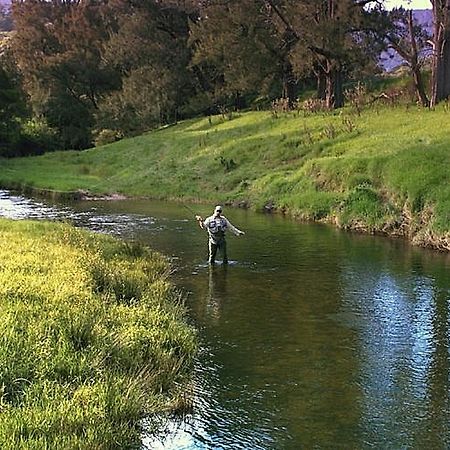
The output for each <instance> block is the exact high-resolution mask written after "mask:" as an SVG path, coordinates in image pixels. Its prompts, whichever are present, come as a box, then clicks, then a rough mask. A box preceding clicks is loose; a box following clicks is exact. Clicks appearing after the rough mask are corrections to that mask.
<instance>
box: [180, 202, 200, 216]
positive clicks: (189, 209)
mask: <svg viewBox="0 0 450 450" xmlns="http://www.w3.org/2000/svg"><path fill="white" fill-rule="evenodd" d="M182 205H183V206H184V207H185V208H186V209H187V210H188V211H189V212H190V213H191V214H193V215H194V217H195V219H196V220H199V219H198V218H199V217H200V218H201V216H200V215H199V214H197V213H196V212H195V211H194V210H193V209H192V208H190V207H189V206H188V205H185V204H184V203H182ZM202 220H203V219H202Z"/></svg>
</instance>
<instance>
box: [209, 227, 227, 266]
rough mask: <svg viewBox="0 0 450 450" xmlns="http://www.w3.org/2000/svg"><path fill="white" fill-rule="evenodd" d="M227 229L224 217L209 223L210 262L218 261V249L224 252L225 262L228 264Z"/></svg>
mask: <svg viewBox="0 0 450 450" xmlns="http://www.w3.org/2000/svg"><path fill="white" fill-rule="evenodd" d="M226 229H227V222H226V221H225V220H224V219H222V218H217V219H214V220H211V222H210V223H209V224H208V234H209V263H210V264H214V263H215V262H216V255H217V251H218V250H219V251H220V252H221V254H222V258H223V263H224V264H228V256H227V242H226V240H225V230H226Z"/></svg>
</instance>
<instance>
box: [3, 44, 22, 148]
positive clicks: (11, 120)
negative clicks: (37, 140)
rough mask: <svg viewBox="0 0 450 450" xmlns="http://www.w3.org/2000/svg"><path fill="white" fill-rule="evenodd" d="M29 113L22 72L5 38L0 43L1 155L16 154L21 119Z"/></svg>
mask: <svg viewBox="0 0 450 450" xmlns="http://www.w3.org/2000/svg"><path fill="white" fill-rule="evenodd" d="M27 114H28V111H27V107H26V100H25V95H24V92H23V91H22V89H21V79H20V74H19V73H18V71H17V68H16V67H15V65H14V62H13V59H12V58H11V52H10V48H9V44H8V40H5V41H2V42H1V45H0V156H14V153H15V150H16V148H15V147H16V144H17V143H18V142H19V141H20V135H21V120H22V119H23V118H25V117H26V116H27Z"/></svg>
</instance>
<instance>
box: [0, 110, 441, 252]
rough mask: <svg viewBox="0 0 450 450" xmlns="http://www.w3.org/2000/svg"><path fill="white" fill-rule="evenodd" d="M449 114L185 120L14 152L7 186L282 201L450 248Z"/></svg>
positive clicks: (308, 213) (330, 218) (340, 221)
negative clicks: (101, 139) (93, 143)
mask: <svg viewBox="0 0 450 450" xmlns="http://www.w3.org/2000/svg"><path fill="white" fill-rule="evenodd" d="M447 124H448V112H447V111H446V110H444V109H442V110H439V111H424V110H418V109H407V110H405V109H404V108H403V107H398V108H391V109H376V110H372V111H367V112H363V113H362V115H361V116H360V117H358V116H355V115H351V114H349V112H346V113H342V112H341V113H336V114H333V115H332V114H319V115H311V116H308V117H304V116H303V114H301V115H299V114H297V113H291V114H286V115H284V116H282V117H278V118H277V117H275V116H274V115H273V114H271V113H270V112H252V113H246V114H242V115H239V116H235V117H234V118H233V119H232V120H227V119H225V118H222V117H220V116H217V117H213V118H210V119H208V118H204V119H197V120H191V121H186V122H183V123H180V124H178V125H176V126H172V127H167V128H164V129H160V130H157V131H154V132H151V133H148V134H146V135H143V136H140V137H136V138H133V139H127V140H123V141H120V142H117V143H114V144H110V145H107V146H104V147H99V148H96V149H91V150H87V151H84V152H57V153H53V154H46V155H44V156H41V157H33V158H23V159H15V160H3V161H1V164H2V166H3V170H2V171H1V173H0V184H1V185H2V186H4V187H20V186H30V185H32V186H35V187H39V188H45V189H55V190H63V191H71V190H77V189H83V190H88V191H90V192H91V193H111V192H117V193H122V194H125V195H128V196H147V197H153V198H164V199H184V200H189V201H211V202H214V203H216V202H219V201H221V202H228V203H233V204H245V205H248V206H251V207H253V208H263V207H266V208H272V207H274V208H276V209H278V210H282V211H283V212H286V213H288V214H291V215H293V216H295V217H299V218H302V219H308V220H309V219H312V220H321V221H327V222H333V223H335V224H337V225H338V226H341V227H344V228H352V229H358V230H363V231H366V232H383V233H387V234H395V235H405V236H407V237H408V238H409V239H411V240H412V241H413V242H414V243H415V244H419V245H429V246H433V247H435V248H440V249H446V250H449V249H450V183H449V181H450V180H449V178H450V172H449V170H448V168H449V167H450V150H449V145H448V144H449V142H448V133H447V131H446V130H447Z"/></svg>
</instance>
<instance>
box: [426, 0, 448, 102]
mask: <svg viewBox="0 0 450 450" xmlns="http://www.w3.org/2000/svg"><path fill="white" fill-rule="evenodd" d="M431 5H432V8H433V39H432V45H433V62H432V87H431V101H430V105H431V106H435V105H436V104H437V103H438V102H439V101H441V100H444V99H446V98H448V97H449V96H450V0H431Z"/></svg>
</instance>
